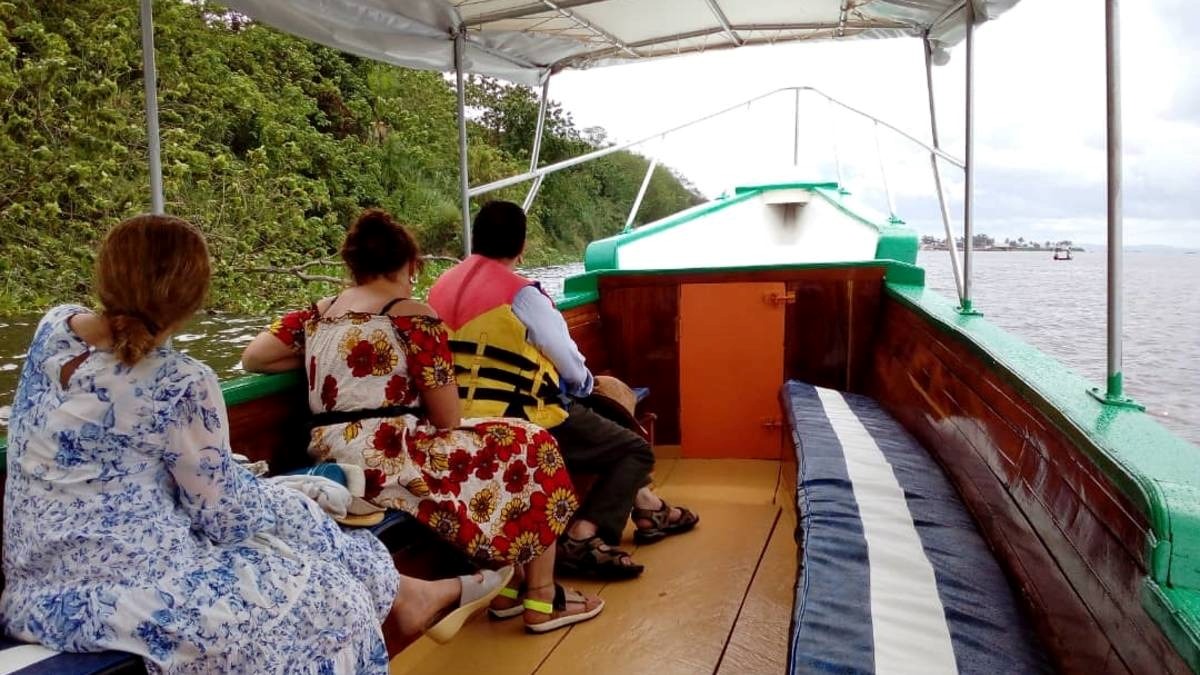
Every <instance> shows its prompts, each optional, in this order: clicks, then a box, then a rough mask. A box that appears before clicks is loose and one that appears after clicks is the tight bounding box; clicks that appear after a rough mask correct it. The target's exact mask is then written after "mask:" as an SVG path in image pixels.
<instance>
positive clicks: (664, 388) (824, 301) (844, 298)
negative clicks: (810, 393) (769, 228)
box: [568, 267, 884, 445]
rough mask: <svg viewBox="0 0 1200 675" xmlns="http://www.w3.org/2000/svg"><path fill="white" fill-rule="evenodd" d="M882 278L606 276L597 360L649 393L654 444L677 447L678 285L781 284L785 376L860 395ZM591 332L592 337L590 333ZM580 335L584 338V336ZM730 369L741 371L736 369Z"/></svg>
mask: <svg viewBox="0 0 1200 675" xmlns="http://www.w3.org/2000/svg"><path fill="white" fill-rule="evenodd" d="M883 272H884V270H883V268H882V267H841V268H837V267H830V268H812V269H792V270H788V269H771V270H758V271H722V272H681V273H678V274H661V273H656V274H646V273H641V274H639V273H636V272H635V273H630V274H623V275H612V276H604V277H601V279H600V301H599V326H600V332H601V334H602V336H603V348H597V354H602V355H603V356H601V357H600V358H602V359H603V363H604V364H605V365H607V366H608V369H609V371H610V372H611V373H612V374H613V375H615V376H617V377H619V378H621V379H622V380H624V381H625V382H626V383H628V384H629V385H630V386H635V387H639V386H640V387H649V388H650V398H649V400H647V402H646V404H647V407H648V408H649V410H650V411H651V412H654V413H655V414H657V415H658V422H657V429H656V436H657V441H658V442H659V443H663V444H668V445H669V444H677V443H679V441H680V436H681V433H680V431H681V430H680V427H679V401H680V393H679V335H678V325H679V288H680V286H681V285H683V284H697V283H731V282H738V283H743V282H783V283H784V284H785V285H786V288H787V293H788V294H789V295H792V296H793V297H794V300H793V301H791V302H790V303H789V304H788V305H787V308H786V315H785V322H786V327H785V345H784V374H785V377H787V378H790V379H799V380H804V381H805V382H810V383H812V384H816V385H820V386H825V387H832V388H836V389H841V390H847V391H860V390H861V389H862V386H863V384H864V382H865V381H866V379H867V375H868V374H869V370H870V355H871V346H872V343H873V339H874V333H875V326H876V322H877V319H878V312H879V304H880V300H881V297H882V295H881V294H882V287H883V286H882V285H883ZM589 307H590V306H589ZM580 309H582V308H580ZM568 311H574V310H568ZM713 311H720V309H719V308H713ZM568 322H570V319H568ZM587 325H588V328H587V330H592V329H591V328H590V324H587ZM729 330H731V331H738V330H753V327H752V326H733V325H731V326H730V327H729ZM579 334H580V335H584V334H585V333H584V332H583V329H580V332H579ZM572 335H573V336H574V335H576V329H572ZM589 339H590V338H589ZM577 341H578V338H577ZM581 347H582V344H581ZM585 356H588V360H589V364H591V363H592V360H591V359H592V357H591V356H590V355H588V354H587V352H586V351H585ZM725 365H726V367H729V368H736V367H737V364H725ZM594 370H595V371H596V372H603V371H602V370H600V369H595V368H594ZM781 384H782V383H781ZM730 395H736V392H730ZM770 412H775V411H769V413H770ZM769 413H768V414H769Z"/></svg>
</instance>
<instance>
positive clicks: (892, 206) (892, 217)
mask: <svg viewBox="0 0 1200 675" xmlns="http://www.w3.org/2000/svg"><path fill="white" fill-rule="evenodd" d="M874 129H875V156H876V158H878V159H879V175H880V177H882V178H883V194H884V196H886V197H887V205H888V222H892V223H896V222H899V221H900V219H899V218H897V217H896V202H895V201H894V200H893V199H892V189H891V186H889V185H888V179H887V166H886V165H885V164H884V161H883V146H881V145H880V144H879V122H875V124H874Z"/></svg>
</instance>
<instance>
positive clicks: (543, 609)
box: [521, 584, 567, 615]
mask: <svg viewBox="0 0 1200 675" xmlns="http://www.w3.org/2000/svg"><path fill="white" fill-rule="evenodd" d="M521 604H522V605H524V607H525V609H529V610H532V611H535V612H537V613H538V614H546V615H553V614H554V612H556V611H558V612H562V611H565V610H566V609H567V593H566V591H565V590H563V587H562V586H560V585H558V584H554V601H553V602H546V601H545V600H533V599H531V598H525V599H524V600H523V601H522V602H521Z"/></svg>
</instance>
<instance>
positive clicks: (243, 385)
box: [0, 370, 304, 471]
mask: <svg viewBox="0 0 1200 675" xmlns="http://www.w3.org/2000/svg"><path fill="white" fill-rule="evenodd" d="M303 386H304V372H303V371H300V370H293V371H289V372H286V373H278V374H275V375H245V376H243V377H239V378H237V379H236V380H227V381H225V382H222V383H221V396H222V397H223V398H224V399H225V406H226V407H232V406H235V405H240V404H242V403H249V402H250V401H253V400H256V399H260V398H263V397H264V396H271V395H272V394H279V393H282V392H285V391H288V390H289V389H294V388H297V387H303ZM7 466H8V438H6V437H0V471H3V470H5V467H7Z"/></svg>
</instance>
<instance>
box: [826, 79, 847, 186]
mask: <svg viewBox="0 0 1200 675" xmlns="http://www.w3.org/2000/svg"><path fill="white" fill-rule="evenodd" d="M825 100H826V101H827V102H828V103H829V131H830V134H829V140H830V141H831V142H832V143H833V169H834V171H836V172H837V183H838V192H840V193H842V194H849V193H850V191H849V190H847V189H846V184H845V183H843V182H842V158H841V156H840V155H839V154H838V124H837V108H834V107H833V105H834V104H833V99H831V98H828V97H826V98H825Z"/></svg>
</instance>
